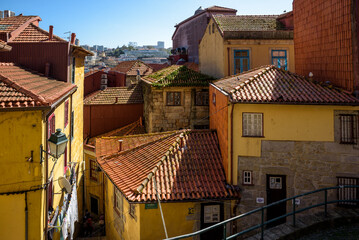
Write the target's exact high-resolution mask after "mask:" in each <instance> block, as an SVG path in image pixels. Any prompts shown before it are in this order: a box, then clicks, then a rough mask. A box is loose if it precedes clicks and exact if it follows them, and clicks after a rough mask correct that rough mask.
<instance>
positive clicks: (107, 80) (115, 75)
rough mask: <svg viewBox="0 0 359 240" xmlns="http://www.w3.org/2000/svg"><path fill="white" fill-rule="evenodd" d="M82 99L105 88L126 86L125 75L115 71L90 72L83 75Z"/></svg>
mask: <svg viewBox="0 0 359 240" xmlns="http://www.w3.org/2000/svg"><path fill="white" fill-rule="evenodd" d="M84 84H85V86H84V97H87V96H88V95H89V94H91V93H93V92H96V91H98V90H103V89H105V88H107V87H124V86H126V74H125V73H121V72H117V71H104V70H98V71H91V72H88V73H86V74H85V83H84Z"/></svg>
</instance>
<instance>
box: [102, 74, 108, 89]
mask: <svg viewBox="0 0 359 240" xmlns="http://www.w3.org/2000/svg"><path fill="white" fill-rule="evenodd" d="M101 85H106V86H107V74H102V75H101Z"/></svg>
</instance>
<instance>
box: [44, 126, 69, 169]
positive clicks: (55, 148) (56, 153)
mask: <svg viewBox="0 0 359 240" xmlns="http://www.w3.org/2000/svg"><path fill="white" fill-rule="evenodd" d="M68 141H69V140H68V139H67V137H66V135H65V134H64V133H62V132H61V129H60V128H58V129H56V132H55V133H53V134H51V136H50V138H49V139H48V140H47V142H48V146H49V148H50V152H47V151H45V150H44V149H43V147H42V145H41V146H40V164H41V163H42V162H43V156H42V154H43V153H45V154H48V155H50V156H51V157H53V158H56V159H57V158H59V157H60V156H61V155H62V154H64V152H65V148H66V144H67V142H68Z"/></svg>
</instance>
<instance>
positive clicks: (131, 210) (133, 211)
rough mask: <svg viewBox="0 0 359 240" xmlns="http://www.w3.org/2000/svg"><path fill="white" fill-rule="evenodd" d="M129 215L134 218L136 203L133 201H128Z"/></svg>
mask: <svg viewBox="0 0 359 240" xmlns="http://www.w3.org/2000/svg"><path fill="white" fill-rule="evenodd" d="M130 215H131V216H132V217H133V218H136V205H135V204H133V203H130Z"/></svg>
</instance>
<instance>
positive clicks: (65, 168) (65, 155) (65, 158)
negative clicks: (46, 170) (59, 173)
mask: <svg viewBox="0 0 359 240" xmlns="http://www.w3.org/2000/svg"><path fill="white" fill-rule="evenodd" d="M66 171H67V145H66V147H65V152H64V174H66Z"/></svg>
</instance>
